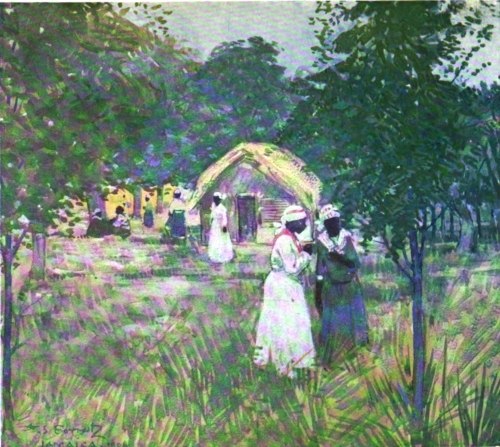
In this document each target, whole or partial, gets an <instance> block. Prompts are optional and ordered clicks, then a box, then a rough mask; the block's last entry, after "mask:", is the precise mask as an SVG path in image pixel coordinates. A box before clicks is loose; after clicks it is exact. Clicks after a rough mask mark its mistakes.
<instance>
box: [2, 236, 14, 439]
mask: <svg viewBox="0 0 500 447" xmlns="http://www.w3.org/2000/svg"><path fill="white" fill-rule="evenodd" d="M13 261H14V254H13V250H12V235H11V234H7V235H5V252H4V256H3V270H4V283H5V284H4V286H5V289H4V303H3V312H4V315H3V330H2V350H3V356H2V402H3V427H2V434H3V435H4V439H5V435H6V434H7V433H9V434H10V435H12V434H13V433H14V406H13V404H12V304H13V299H14V292H13V289H12V263H13Z"/></svg>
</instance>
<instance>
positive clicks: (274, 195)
mask: <svg viewBox="0 0 500 447" xmlns="http://www.w3.org/2000/svg"><path fill="white" fill-rule="evenodd" d="M216 191H219V192H221V193H223V194H226V196H227V198H226V199H225V200H224V201H223V205H224V206H225V207H226V208H227V210H228V221H229V222H228V226H229V233H230V234H231V239H232V240H233V242H238V240H239V234H238V212H237V196H238V194H252V195H254V196H255V198H256V207H257V214H258V213H259V209H261V208H262V205H263V199H267V201H268V202H269V199H276V201H277V202H279V203H280V204H281V206H283V204H293V203H297V198H296V197H295V196H294V195H293V194H292V193H291V192H289V191H287V190H286V189H285V188H284V187H283V186H282V185H280V184H278V183H277V182H276V181H274V180H273V179H271V178H269V177H268V176H266V175H264V174H262V173H261V172H259V171H258V170H257V167H256V166H255V165H252V164H251V163H241V164H238V165H236V166H235V167H232V168H229V169H228V170H227V171H226V172H224V174H222V175H221V176H220V177H219V178H218V179H217V180H216V182H214V184H213V185H212V186H211V187H210V188H209V189H208V190H207V192H206V194H205V196H204V197H203V198H202V200H201V202H200V208H201V209H200V217H201V225H202V231H203V241H204V242H207V241H208V234H209V231H210V207H211V204H212V200H213V194H214V192H216ZM257 217H258V216H257ZM266 227H267V229H266ZM272 231H273V230H272V226H271V224H270V223H269V222H267V225H266V224H264V226H261V225H259V226H258V228H257V241H262V236H263V234H262V233H269V232H270V233H272ZM268 238H269V237H267V236H265V237H264V239H265V240H267V239H268Z"/></svg>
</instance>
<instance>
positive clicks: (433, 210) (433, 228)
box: [431, 205, 436, 242]
mask: <svg viewBox="0 0 500 447" xmlns="http://www.w3.org/2000/svg"><path fill="white" fill-rule="evenodd" d="M431 240H432V242H435V241H436V206H435V205H432V206H431Z"/></svg>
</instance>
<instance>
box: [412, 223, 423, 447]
mask: <svg viewBox="0 0 500 447" xmlns="http://www.w3.org/2000/svg"><path fill="white" fill-rule="evenodd" d="M409 237H410V252H411V261H412V273H413V275H412V294H413V309H412V314H413V390H414V394H413V430H412V432H413V433H412V445H421V443H422V430H423V415H424V402H425V389H424V374H425V332H424V330H425V329H424V307H423V277H422V271H423V268H422V267H423V254H424V253H423V251H424V249H423V244H422V250H421V251H420V250H419V246H418V233H417V230H412V231H410V234H409ZM421 237H422V238H424V237H425V235H424V234H422V235H421Z"/></svg>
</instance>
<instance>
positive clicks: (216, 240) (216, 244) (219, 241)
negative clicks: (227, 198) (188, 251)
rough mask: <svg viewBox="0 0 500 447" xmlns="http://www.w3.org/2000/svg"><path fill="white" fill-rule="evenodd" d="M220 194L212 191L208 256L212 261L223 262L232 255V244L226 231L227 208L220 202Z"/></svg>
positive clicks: (228, 259) (227, 260)
mask: <svg viewBox="0 0 500 447" xmlns="http://www.w3.org/2000/svg"><path fill="white" fill-rule="evenodd" d="M221 202H222V194H221V193H220V192H216V193H214V202H213V203H212V212H211V213H210V221H211V225H210V235H209V240H208V257H209V258H210V260H211V261H212V262H217V263H225V262H229V261H230V260H231V259H233V257H234V252H233V244H232V243H231V238H230V236H229V232H228V231H227V210H226V207H225V206H224V205H223V204H222V203H221Z"/></svg>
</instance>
